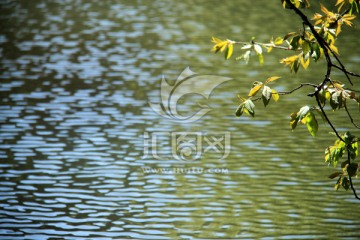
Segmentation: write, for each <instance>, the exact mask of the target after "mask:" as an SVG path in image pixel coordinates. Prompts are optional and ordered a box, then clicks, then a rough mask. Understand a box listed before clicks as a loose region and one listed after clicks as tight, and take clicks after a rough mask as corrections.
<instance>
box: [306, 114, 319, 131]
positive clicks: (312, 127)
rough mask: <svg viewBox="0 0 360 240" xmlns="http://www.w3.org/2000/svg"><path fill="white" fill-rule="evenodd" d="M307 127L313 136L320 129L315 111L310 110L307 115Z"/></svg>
mask: <svg viewBox="0 0 360 240" xmlns="http://www.w3.org/2000/svg"><path fill="white" fill-rule="evenodd" d="M306 127H307V129H308V130H309V132H310V134H311V136H313V137H315V136H316V133H317V131H318V128H319V125H318V121H317V120H316V118H315V115H314V113H313V112H311V111H310V112H309V113H308V114H307V115H306Z"/></svg>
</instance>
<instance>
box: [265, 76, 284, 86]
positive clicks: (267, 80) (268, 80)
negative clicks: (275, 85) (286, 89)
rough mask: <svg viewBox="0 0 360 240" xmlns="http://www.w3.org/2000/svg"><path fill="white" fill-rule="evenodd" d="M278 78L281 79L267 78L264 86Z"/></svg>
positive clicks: (275, 77)
mask: <svg viewBox="0 0 360 240" xmlns="http://www.w3.org/2000/svg"><path fill="white" fill-rule="evenodd" d="M279 78H281V77H278V76H273V77H269V78H268V79H266V81H265V84H268V83H270V82H273V81H275V80H278V79H279Z"/></svg>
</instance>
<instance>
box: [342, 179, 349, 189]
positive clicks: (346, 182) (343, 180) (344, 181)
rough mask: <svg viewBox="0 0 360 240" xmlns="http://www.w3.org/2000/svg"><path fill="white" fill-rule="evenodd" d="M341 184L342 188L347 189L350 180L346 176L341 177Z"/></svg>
mask: <svg viewBox="0 0 360 240" xmlns="http://www.w3.org/2000/svg"><path fill="white" fill-rule="evenodd" d="M341 186H343V188H345V190H348V189H349V188H350V180H349V179H348V177H343V178H342V183H341Z"/></svg>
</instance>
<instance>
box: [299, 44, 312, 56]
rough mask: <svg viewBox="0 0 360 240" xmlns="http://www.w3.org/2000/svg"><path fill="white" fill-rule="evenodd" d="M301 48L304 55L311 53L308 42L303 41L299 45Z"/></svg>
mask: <svg viewBox="0 0 360 240" xmlns="http://www.w3.org/2000/svg"><path fill="white" fill-rule="evenodd" d="M301 48H302V51H303V53H304V55H305V54H307V53H309V52H310V51H311V46H310V43H309V42H308V41H303V42H302V44H301Z"/></svg>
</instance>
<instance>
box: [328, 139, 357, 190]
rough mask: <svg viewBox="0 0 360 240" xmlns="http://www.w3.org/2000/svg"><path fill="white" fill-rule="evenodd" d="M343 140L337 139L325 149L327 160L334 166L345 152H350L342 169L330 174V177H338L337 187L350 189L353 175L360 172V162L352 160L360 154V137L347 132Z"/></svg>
mask: <svg viewBox="0 0 360 240" xmlns="http://www.w3.org/2000/svg"><path fill="white" fill-rule="evenodd" d="M342 139H343V141H341V140H340V139H337V140H336V141H335V143H334V145H332V146H329V147H327V148H326V149H325V162H327V163H328V164H333V165H334V167H336V165H337V164H338V162H339V160H340V158H341V157H343V155H345V153H348V159H347V160H346V161H344V162H342V164H341V169H342V171H337V172H334V173H332V174H330V176H329V178H331V179H334V178H336V177H338V180H337V182H336V184H335V189H336V190H338V189H339V188H340V186H342V187H344V188H345V190H348V189H349V187H350V179H351V177H354V176H357V175H358V174H359V172H360V164H358V163H355V162H351V161H353V160H355V159H356V158H357V157H358V156H359V139H358V138H356V137H355V136H354V135H352V134H351V133H350V132H346V133H344V134H343V135H342Z"/></svg>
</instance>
